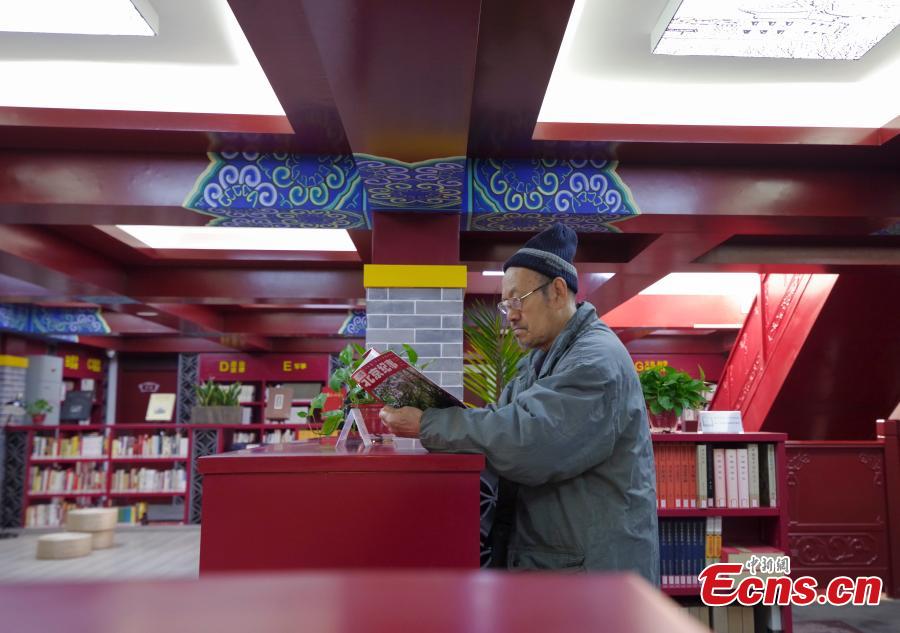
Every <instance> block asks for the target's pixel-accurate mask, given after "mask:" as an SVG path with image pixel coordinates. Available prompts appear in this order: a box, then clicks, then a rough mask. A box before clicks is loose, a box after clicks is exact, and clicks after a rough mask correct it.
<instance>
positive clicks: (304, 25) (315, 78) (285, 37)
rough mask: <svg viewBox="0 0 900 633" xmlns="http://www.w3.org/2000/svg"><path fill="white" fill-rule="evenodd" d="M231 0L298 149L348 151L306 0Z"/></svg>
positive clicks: (322, 151) (326, 4) (331, 152)
mask: <svg viewBox="0 0 900 633" xmlns="http://www.w3.org/2000/svg"><path fill="white" fill-rule="evenodd" d="M228 4H229V5H230V6H231V10H232V11H233V12H234V16H235V17H236V18H237V21H238V23H239V24H240V26H241V29H242V30H243V31H244V35H245V36H246V37H247V41H248V42H249V43H250V46H251V47H252V48H253V52H254V54H255V55H256V59H257V60H259V63H260V66H262V69H263V71H264V72H265V74H266V78H267V79H268V80H269V85H271V86H272V89H273V90H274V91H275V95H276V96H277V97H278V101H279V102H280V103H281V107H282V108H283V109H284V112H285V114H286V115H287V119H288V120H289V121H290V123H291V126H292V127H293V131H294V151H296V152H298V153H306V154H348V153H349V152H350V146H349V145H348V144H347V137H346V135H345V133H344V127H343V125H342V123H341V118H340V115H339V114H338V110H337V107H336V106H335V103H334V98H333V96H332V89H331V86H330V85H329V83H328V78H327V77H326V76H325V71H324V70H323V67H322V59H321V57H320V55H319V51H318V50H317V49H316V45H315V39H314V35H315V34H314V33H313V32H312V29H311V28H310V24H309V18H308V17H307V14H306V11H305V9H304V6H303V3H301V2H299V1H298V0H267V2H266V4H265V9H264V10H261V8H260V4H259V2H258V1H257V0H229V2H228ZM321 4H323V5H324V6H326V7H327V6H330V5H332V4H333V3H331V2H324V3H321ZM334 4H337V3H334Z"/></svg>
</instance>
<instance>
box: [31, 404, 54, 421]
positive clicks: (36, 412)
mask: <svg viewBox="0 0 900 633" xmlns="http://www.w3.org/2000/svg"><path fill="white" fill-rule="evenodd" d="M25 410H26V411H27V412H28V415H30V416H31V421H32V422H34V423H35V424H43V423H44V419H45V418H46V417H47V414H48V413H50V412H51V411H53V405H52V404H50V403H49V402H47V401H46V400H44V399H40V400H35V401H34V402H32V403H30V404H29V405H28V406H27V407H25Z"/></svg>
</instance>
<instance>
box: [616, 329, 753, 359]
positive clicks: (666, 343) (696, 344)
mask: <svg viewBox="0 0 900 633" xmlns="http://www.w3.org/2000/svg"><path fill="white" fill-rule="evenodd" d="M736 334H737V333H736V332H716V333H711V334H706V335H703V336H664V335H658V334H657V335H654V336H647V337H644V338H641V339H638V340H636V341H631V342H630V343H628V351H629V352H631V353H632V354H727V353H728V352H729V351H730V350H731V347H732V346H733V344H734V339H735V336H736Z"/></svg>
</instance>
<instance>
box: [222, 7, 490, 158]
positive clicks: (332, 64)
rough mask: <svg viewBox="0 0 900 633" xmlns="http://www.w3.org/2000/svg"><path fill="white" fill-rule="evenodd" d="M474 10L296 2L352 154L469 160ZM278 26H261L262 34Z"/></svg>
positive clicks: (475, 28)
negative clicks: (300, 5)
mask: <svg viewBox="0 0 900 633" xmlns="http://www.w3.org/2000/svg"><path fill="white" fill-rule="evenodd" d="M246 1H247V3H248V5H250V6H252V11H253V12H255V13H256V14H258V15H259V14H264V13H268V11H266V12H262V11H259V9H258V7H257V4H258V3H255V2H250V0H246ZM232 4H234V2H233V0H232ZM481 4H482V3H481V2H480V0H431V1H430V2H420V1H419V0H394V1H392V2H379V1H378V0H336V1H333V2H320V1H319V0H305V1H304V2H302V6H303V9H304V11H305V13H306V16H307V18H308V20H309V24H310V26H311V27H312V28H311V30H312V35H313V37H314V39H315V42H316V45H317V48H318V51H319V55H320V59H321V60H322V63H323V65H324V67H325V70H326V73H327V75H328V82H329V84H330V86H331V89H332V91H333V94H334V97H335V101H336V102H337V105H338V109H339V110H340V113H341V118H342V120H343V123H344V129H345V130H346V131H347V137H348V139H349V141H350V146H351V147H352V149H353V151H354V152H363V153H367V154H374V155H377V156H386V157H390V158H395V159H398V160H403V161H418V160H424V159H429V158H441V157H446V156H463V155H465V154H466V144H467V137H468V131H469V111H470V108H471V105H472V89H473V83H474V74H475V54H476V48H477V44H478V25H479V15H480V9H481ZM277 19H278V16H277V15H276V16H274V17H272V18H268V19H267V20H266V25H267V28H266V31H265V33H266V34H268V32H269V29H272V28H274V29H278V26H277V25H276V24H273V22H274V21H276V20H277ZM242 26H243V22H242ZM292 35H293V36H294V37H296V34H292ZM254 49H255V47H254ZM279 63H281V64H284V65H287V64H290V65H294V64H296V63H297V61H296V60H295V59H292V58H290V57H287V58H284V57H282V58H281V59H280V62H279ZM263 68H264V69H265V70H266V73H267V75H268V73H269V68H268V67H267V66H266V65H265V64H264V65H263ZM301 85H302V84H301ZM276 93H277V94H278V95H279V98H280V97H281V93H280V92H279V90H278V89H277V88H276Z"/></svg>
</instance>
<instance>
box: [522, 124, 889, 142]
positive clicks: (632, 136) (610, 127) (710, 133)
mask: <svg viewBox="0 0 900 633" xmlns="http://www.w3.org/2000/svg"><path fill="white" fill-rule="evenodd" d="M882 138H883V137H882V128H844V127H790V126H764V125H760V126H740V125H644V124H633V123H632V124H627V123H553V122H549V121H539V122H538V123H537V124H536V125H535V126H534V140H536V141H580V142H585V141H603V142H610V141H612V142H631V143H635V142H662V143H673V142H682V143H762V144H766V145H774V144H798V143H799V144H805V145H881V144H882V143H883V142H884V140H882Z"/></svg>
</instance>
